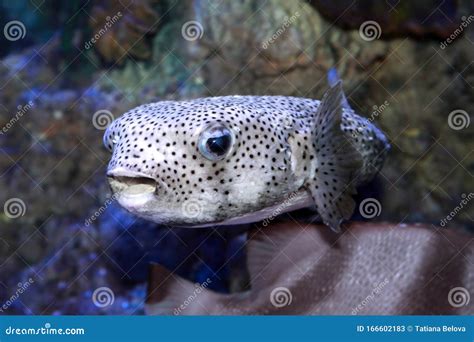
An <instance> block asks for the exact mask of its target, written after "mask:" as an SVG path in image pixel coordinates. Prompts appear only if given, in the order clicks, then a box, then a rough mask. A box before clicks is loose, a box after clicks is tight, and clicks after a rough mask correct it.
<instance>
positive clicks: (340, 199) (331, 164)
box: [306, 80, 361, 232]
mask: <svg viewBox="0 0 474 342" xmlns="http://www.w3.org/2000/svg"><path fill="white" fill-rule="evenodd" d="M343 102H344V93H343V90H342V82H341V81H340V80H338V81H337V82H335V83H334V84H333V85H332V86H331V87H330V89H329V90H328V91H327V92H326V94H325V95H324V97H323V99H322V101H321V103H320V105H319V107H318V110H317V112H316V113H315V115H314V124H313V127H312V135H313V136H312V141H313V144H312V146H313V153H314V155H315V158H314V159H313V163H312V165H311V168H312V169H311V170H310V175H309V177H308V179H307V182H306V187H307V188H308V189H309V190H310V192H311V195H312V197H313V200H314V202H315V205H316V208H317V210H318V213H319V214H320V216H321V218H322V220H323V222H324V223H325V224H326V225H327V226H329V227H330V228H331V229H332V230H334V231H336V232H338V231H340V224H341V222H342V221H343V220H348V219H349V218H350V217H351V216H352V213H353V211H354V208H355V202H354V200H353V199H352V195H353V194H355V193H356V189H355V185H356V184H355V175H356V174H357V170H358V169H359V168H360V166H361V155H360V153H359V152H358V151H357V149H356V148H355V147H354V146H353V144H352V143H351V140H349V139H348V138H347V137H346V135H345V134H344V131H343V130H342V129H341V121H342V114H343V108H344V104H343Z"/></svg>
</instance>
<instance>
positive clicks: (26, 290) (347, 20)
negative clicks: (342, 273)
mask: <svg viewBox="0 0 474 342" xmlns="http://www.w3.org/2000/svg"><path fill="white" fill-rule="evenodd" d="M0 4H1V5H0V28H1V29H2V30H1V31H0V40H1V49H0V185H1V191H0V204H1V205H2V208H3V210H1V211H0V308H2V310H1V311H0V314H142V313H143V302H144V298H145V291H146V290H145V289H146V279H147V270H148V264H149V263H150V262H152V261H153V262H159V263H160V264H163V265H165V266H167V267H168V268H170V269H173V270H176V272H177V273H178V274H180V275H182V276H183V277H185V278H187V279H191V280H193V281H195V282H204V281H205V280H206V279H208V278H210V279H212V283H211V285H210V288H212V289H214V290H216V291H219V292H235V291H241V290H242V289H245V288H246V286H247V283H248V279H247V272H246V267H245V249H244V248H242V246H243V244H244V242H245V236H243V235H242V234H241V233H242V232H243V231H244V229H245V227H241V228H239V227H236V228H229V229H219V230H216V229H213V228H205V229H177V228H171V227H164V226H157V225H156V224H153V223H150V222H146V221H143V220H141V219H138V218H136V217H134V216H132V215H130V214H128V213H127V212H125V211H124V210H123V209H121V208H120V207H119V206H118V205H117V203H115V201H114V200H113V198H110V190H109V188H108V185H107V183H106V179H105V169H106V166H107V162H108V158H109V153H108V151H107V150H106V149H105V148H104V147H103V145H102V135H103V133H104V130H105V128H106V127H107V125H108V124H109V123H110V122H111V121H112V120H113V118H117V117H118V116H119V115H121V114H122V113H124V112H125V111H127V110H129V109H131V108H133V107H136V106H137V105H140V104H144V103H149V102H155V101H160V100H179V99H189V98H197V97H203V96H220V95H230V94H241V95H247V94H248V95H290V96H299V97H309V98H317V99H319V98H321V97H322V94H323V93H324V91H325V90H326V89H327V86H328V85H327V80H326V79H327V78H326V76H327V73H328V71H329V70H330V68H332V67H335V68H336V69H337V70H338V72H339V75H340V77H341V78H342V79H343V81H344V89H345V92H346V94H347V96H348V100H349V102H350V104H351V106H352V107H353V108H354V109H355V111H356V112H358V113H359V114H361V115H362V116H365V117H367V118H368V119H369V120H370V121H373V122H375V123H376V124H377V126H379V127H380V128H381V129H382V130H383V131H384V132H385V133H386V134H387V136H388V138H389V140H390V143H391V145H392V149H391V151H390V154H389V157H388V159H387V161H386V164H385V166H384V168H383V169H382V171H381V172H380V175H379V176H378V178H377V179H376V180H375V181H374V182H373V183H372V184H369V185H368V186H367V187H365V188H363V189H360V191H359V195H358V197H359V201H362V200H364V199H367V198H371V199H373V200H374V203H375V204H376V206H375V215H363V214H361V213H356V214H355V216H354V219H356V220H366V219H369V218H373V217H375V216H376V217H375V220H377V221H381V222H382V221H386V222H396V223H407V224H409V223H415V222H416V223H418V222H421V223H425V224H428V225H433V227H435V226H441V227H443V228H445V229H457V230H471V231H473V230H474V228H473V218H474V206H473V205H472V203H471V202H470V201H471V200H472V199H473V198H474V195H473V189H474V182H473V172H474V159H473V148H474V139H473V136H474V135H473V133H474V132H473V128H472V127H473V125H472V124H471V118H472V109H473V108H474V3H473V2H472V1H469V0H464V1H461V0H460V1H454V0H451V1H448V0H446V1H436V0H421V1H416V2H414V1H409V0H400V1H389V0H387V1H376V0H355V1H346V0H341V1H325V0H319V1H318V0H315V1H304V0H292V1H284V0H268V1H265V0H260V1H258V0H242V1H224V0H186V1H176V0H134V1H132V0H120V1H112V0H109V1H108V0H90V1H52V0H51V1H48V0H31V1H27V0H23V1H20V0H17V1H6V0H5V1H1V2H0ZM291 215H292V216H293V218H296V219H298V215H300V214H299V213H296V214H295V213H292V214H291ZM301 215H302V216H303V215H304V213H302V214H301ZM367 216H373V217H367ZM282 219H284V218H282ZM102 287H107V288H109V289H112V290H113V296H114V301H113V303H111V304H110V305H107V306H101V305H97V303H94V301H93V300H92V299H91V297H92V295H93V293H94V291H95V290H97V289H99V288H102ZM20 290H21V291H20Z"/></svg>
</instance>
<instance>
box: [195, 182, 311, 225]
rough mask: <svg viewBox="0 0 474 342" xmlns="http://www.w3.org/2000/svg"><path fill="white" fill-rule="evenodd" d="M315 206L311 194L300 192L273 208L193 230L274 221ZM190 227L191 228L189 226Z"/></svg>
mask: <svg viewBox="0 0 474 342" xmlns="http://www.w3.org/2000/svg"><path fill="white" fill-rule="evenodd" d="M313 204H314V201H313V199H312V197H311V194H310V193H308V192H307V191H306V190H299V191H298V192H297V193H295V194H293V195H292V196H291V200H290V199H289V200H287V201H286V202H283V203H279V204H276V205H273V206H271V207H267V208H263V209H260V210H258V211H254V212H250V213H247V214H244V215H241V216H236V217H232V218H230V219H227V220H224V221H219V222H211V223H206V224H200V225H193V226H191V227H193V228H204V227H213V226H231V225H239V224H247V223H254V222H258V221H263V220H273V219H274V218H275V217H276V216H278V215H280V214H284V213H287V212H290V211H293V210H298V209H303V208H307V207H310V206H312V205H313ZM188 227H189V226H188Z"/></svg>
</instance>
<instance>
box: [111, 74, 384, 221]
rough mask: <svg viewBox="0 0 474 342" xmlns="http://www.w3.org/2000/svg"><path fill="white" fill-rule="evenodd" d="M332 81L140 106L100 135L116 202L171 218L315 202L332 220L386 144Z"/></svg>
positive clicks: (345, 214) (233, 216)
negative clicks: (305, 88) (316, 90)
mask: <svg viewBox="0 0 474 342" xmlns="http://www.w3.org/2000/svg"><path fill="white" fill-rule="evenodd" d="M345 103H346V102H345V98H344V94H343V91H342V85H341V83H340V82H337V83H336V84H334V85H333V86H332V87H331V88H330V89H329V90H328V92H327V93H326V94H325V96H324V98H323V100H322V101H318V100H312V99H304V98H296V97H286V96H224V97H210V98H201V99H195V100H190V101H179V102H178V101H163V102H157V103H152V104H146V105H143V106H139V107H137V108H135V109H132V110H131V111H129V112H127V113H125V114H124V115H122V116H121V117H120V118H118V119H116V120H115V121H114V122H113V123H112V124H111V125H110V126H109V128H108V129H107V131H106V133H105V135H104V144H105V146H106V147H107V148H108V149H110V150H111V151H112V157H111V160H110V163H109V165H108V171H107V175H108V178H109V182H110V185H111V188H112V190H113V192H114V193H115V195H116V197H117V200H118V202H119V203H120V204H121V205H122V206H123V207H125V208H126V209H127V210H129V211H130V212H132V213H134V214H136V215H138V216H140V217H143V218H145V219H149V220H152V221H155V222H157V223H162V224H169V225H177V226H205V225H221V224H222V225H225V224H239V223H246V222H254V221H258V220H262V219H264V218H265V217H268V216H271V215H272V214H273V215H274V214H275V212H277V213H282V212H286V211H290V210H294V209H298V208H303V207H315V208H316V209H317V211H318V213H319V215H320V216H321V218H322V220H323V221H324V223H325V224H327V225H329V226H330V227H331V228H333V229H334V230H337V229H338V228H339V225H340V223H341V222H342V221H343V220H347V219H349V218H350V216H351V215H352V213H353V210H354V201H353V199H352V195H353V194H354V193H355V189H356V186H357V185H359V184H360V183H363V182H366V181H368V180H370V179H371V178H372V177H373V176H374V175H375V174H376V173H377V172H378V170H379V169H380V168H381V166H382V164H383V160H384V158H385V155H386V152H387V150H388V144H387V142H386V140H385V137H384V136H383V134H382V133H381V132H380V131H379V130H378V129H377V128H376V127H375V126H374V125H372V124H371V123H370V122H369V121H368V120H366V119H363V118H361V117H360V116H358V115H356V114H355V113H354V112H353V110H352V109H350V108H349V107H348V106H347V105H345Z"/></svg>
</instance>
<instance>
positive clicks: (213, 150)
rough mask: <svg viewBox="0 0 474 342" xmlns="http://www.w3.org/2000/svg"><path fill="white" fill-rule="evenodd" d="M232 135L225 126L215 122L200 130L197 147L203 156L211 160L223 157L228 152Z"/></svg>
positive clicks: (232, 140) (232, 139) (231, 142)
mask: <svg viewBox="0 0 474 342" xmlns="http://www.w3.org/2000/svg"><path fill="white" fill-rule="evenodd" d="M233 142H234V135H233V134H232V132H231V130H230V129H228V128H227V127H226V126H224V125H221V124H217V125H213V126H211V127H208V128H207V129H205V130H204V131H202V133H201V135H200V136H199V141H198V148H199V152H201V154H202V155H203V156H204V158H206V159H209V160H211V161H216V160H221V159H224V158H225V157H226V156H227V155H228V154H229V152H230V150H231V148H232V145H233Z"/></svg>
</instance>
